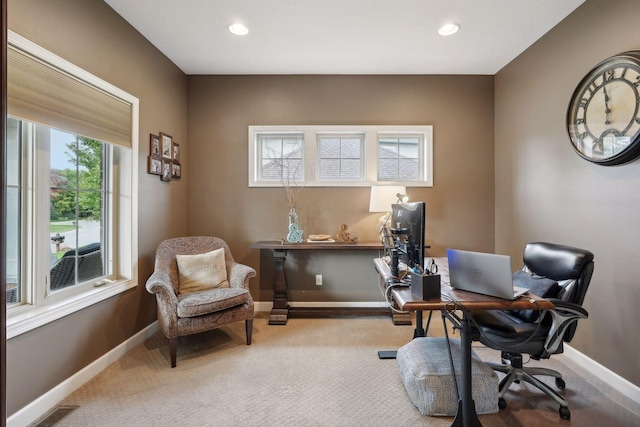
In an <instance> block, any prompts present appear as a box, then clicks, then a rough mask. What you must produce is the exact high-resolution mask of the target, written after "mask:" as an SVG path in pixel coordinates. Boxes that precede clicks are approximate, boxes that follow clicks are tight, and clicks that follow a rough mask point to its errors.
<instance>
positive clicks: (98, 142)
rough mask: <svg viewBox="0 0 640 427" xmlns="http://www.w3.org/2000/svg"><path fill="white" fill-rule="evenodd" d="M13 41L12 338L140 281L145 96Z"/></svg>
mask: <svg viewBox="0 0 640 427" xmlns="http://www.w3.org/2000/svg"><path fill="white" fill-rule="evenodd" d="M8 41H9V46H8V49H7V111H8V116H9V117H8V119H7V125H8V126H7V150H8V153H9V154H10V155H8V156H7V158H6V159H4V161H5V162H6V165H5V166H6V170H7V175H8V183H9V184H10V186H9V188H8V192H7V200H6V203H7V226H8V228H7V230H5V233H4V234H5V235H6V236H7V251H6V257H7V258H6V265H7V282H8V283H11V287H10V288H11V289H7V296H8V297H10V298H7V337H8V338H12V337H14V336H16V335H19V334H21V333H23V332H26V331H29V330H31V329H33V328H36V327H38V326H41V325H43V324H46V323H48V322H51V321H53V320H56V319H58V318H60V317H62V316H66V315H67V314H69V313H72V312H74V311H77V310H80V309H82V308H85V307H87V306H89V305H91V304H94V303H96V302H99V301H102V300H104V299H106V298H109V297H111V296H113V295H116V294H117V293H120V292H123V291H125V290H127V289H130V288H131V287H134V286H136V285H137V270H136V269H135V268H134V264H135V261H136V260H137V222H138V220H137V204H138V202H137V170H136V167H137V164H138V160H137V159H138V104H139V103H138V99H137V98H136V97H134V96H132V95H130V94H128V93H126V92H124V91H122V90H120V89H118V88H117V87H115V86H113V85H111V84H110V83H107V82H106V81H104V80H102V79H100V78H98V77H96V76H94V75H92V74H90V73H88V72H86V71H85V70H82V69H81V68H79V67H77V66H75V65H73V64H72V63H70V62H68V61H66V60H65V59H63V58H60V57H58V56H56V55H55V54H53V53H51V52H49V51H47V50H45V49H43V48H41V47H40V46H38V45H36V44H34V43H32V42H30V41H29V40H27V39H25V38H23V37H21V36H19V35H17V34H15V33H13V32H9V37H8ZM9 293H10V295H9Z"/></svg>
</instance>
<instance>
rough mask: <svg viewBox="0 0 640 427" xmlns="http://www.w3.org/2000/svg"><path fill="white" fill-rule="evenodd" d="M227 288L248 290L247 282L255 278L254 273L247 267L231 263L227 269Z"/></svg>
mask: <svg viewBox="0 0 640 427" xmlns="http://www.w3.org/2000/svg"><path fill="white" fill-rule="evenodd" d="M228 276H229V287H231V288H244V289H249V280H250V279H251V278H252V277H256V271H255V270H254V269H253V268H251V267H249V266H248V265H244V264H239V263H237V262H235V261H234V262H232V263H231V268H230V269H229V273H228Z"/></svg>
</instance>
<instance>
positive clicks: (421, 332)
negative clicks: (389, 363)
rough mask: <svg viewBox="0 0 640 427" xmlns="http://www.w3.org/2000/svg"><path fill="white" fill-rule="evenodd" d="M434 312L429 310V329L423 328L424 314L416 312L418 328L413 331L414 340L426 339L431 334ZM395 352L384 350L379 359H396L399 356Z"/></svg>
mask: <svg viewBox="0 0 640 427" xmlns="http://www.w3.org/2000/svg"><path fill="white" fill-rule="evenodd" d="M432 313H433V311H431V310H429V319H428V320H427V328H426V329H425V328H423V327H422V312H421V311H416V328H415V329H414V330H413V338H420V337H426V336H427V332H429V324H430V323H431V314H432ZM397 353H398V352H397V351H395V350H388V351H385V350H382V351H379V352H378V358H379V359H395V358H396V355H397Z"/></svg>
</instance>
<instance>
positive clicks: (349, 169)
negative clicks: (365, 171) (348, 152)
mask: <svg viewBox="0 0 640 427" xmlns="http://www.w3.org/2000/svg"><path fill="white" fill-rule="evenodd" d="M340 172H341V178H344V179H359V178H360V160H359V159H344V160H343V161H342V169H341V170H340Z"/></svg>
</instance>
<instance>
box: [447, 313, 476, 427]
mask: <svg viewBox="0 0 640 427" xmlns="http://www.w3.org/2000/svg"><path fill="white" fill-rule="evenodd" d="M460 323H461V325H460V326H461V329H462V331H461V332H460V351H461V353H462V372H461V375H460V376H461V379H462V387H461V390H460V400H459V401H458V412H457V414H456V417H455V419H454V420H453V424H451V425H452V426H455V427H460V426H463V427H482V424H481V423H480V419H479V418H478V414H477V413H476V404H475V402H474V401H473V396H472V395H471V326H470V325H469V315H468V313H467V312H466V311H464V310H463V311H462V322H460Z"/></svg>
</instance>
